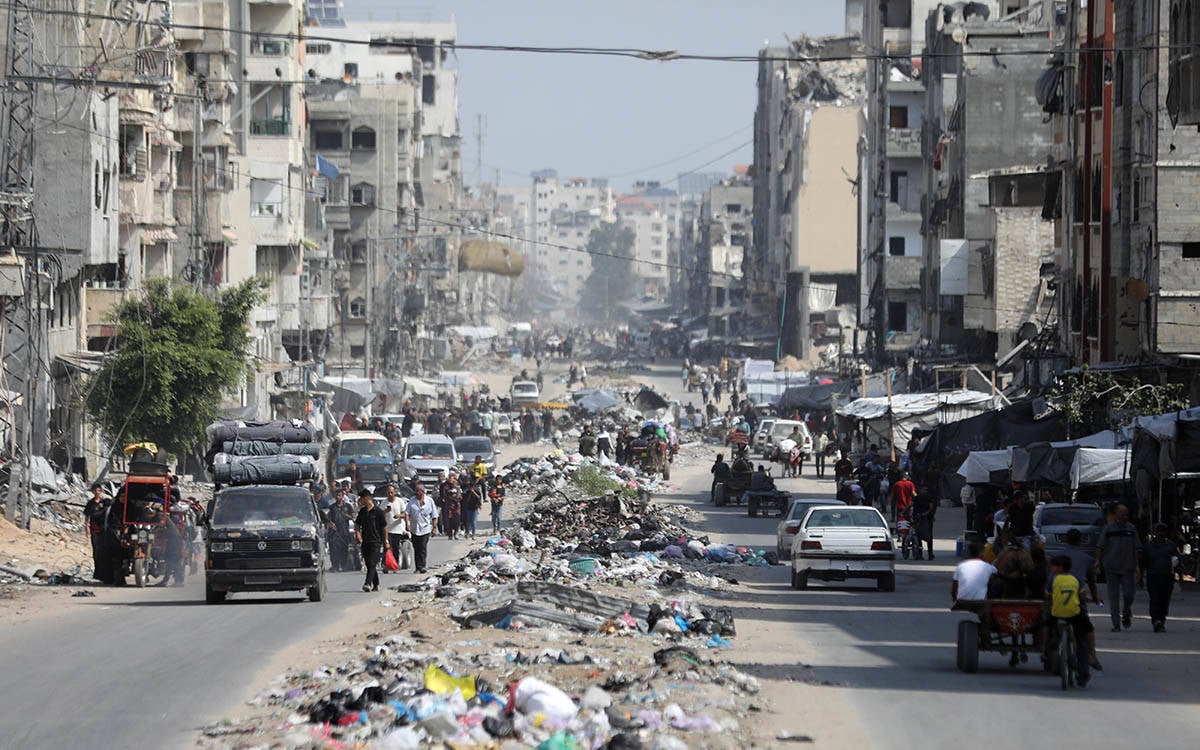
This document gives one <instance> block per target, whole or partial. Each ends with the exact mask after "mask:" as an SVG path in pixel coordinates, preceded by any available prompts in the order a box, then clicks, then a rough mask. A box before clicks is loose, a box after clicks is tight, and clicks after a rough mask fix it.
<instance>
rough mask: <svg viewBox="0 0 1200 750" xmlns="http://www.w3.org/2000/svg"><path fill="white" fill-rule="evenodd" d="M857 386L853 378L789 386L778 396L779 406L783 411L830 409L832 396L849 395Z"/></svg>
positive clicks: (831, 407)
mask: <svg viewBox="0 0 1200 750" xmlns="http://www.w3.org/2000/svg"><path fill="white" fill-rule="evenodd" d="M857 388H858V384H857V383H855V382H854V381H853V380H843V381H840V382H837V383H825V384H818V385H797V386H791V387H789V388H788V389H787V390H785V391H784V392H783V395H782V396H780V397H779V408H780V409H782V410H784V411H792V410H793V409H799V410H801V411H830V410H831V409H833V402H834V396H849V395H850V394H852V393H854V391H855V389H857Z"/></svg>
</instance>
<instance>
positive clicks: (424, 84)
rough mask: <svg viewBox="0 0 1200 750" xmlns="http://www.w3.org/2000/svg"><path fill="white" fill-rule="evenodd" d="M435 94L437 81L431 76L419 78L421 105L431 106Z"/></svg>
mask: <svg viewBox="0 0 1200 750" xmlns="http://www.w3.org/2000/svg"><path fill="white" fill-rule="evenodd" d="M436 92H437V79H436V78H434V77H433V76H432V75H424V76H421V103H422V104H433V103H434V100H435V98H436Z"/></svg>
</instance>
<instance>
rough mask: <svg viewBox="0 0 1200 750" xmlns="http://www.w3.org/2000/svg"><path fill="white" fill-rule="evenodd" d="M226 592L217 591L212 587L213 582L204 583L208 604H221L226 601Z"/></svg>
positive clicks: (205, 597) (205, 598)
mask: <svg viewBox="0 0 1200 750" xmlns="http://www.w3.org/2000/svg"><path fill="white" fill-rule="evenodd" d="M225 596H226V592H224V591H217V590H216V589H214V588H213V587H212V584H210V583H206V584H204V601H205V602H207V603H208V604H220V603H221V602H223V601H225Z"/></svg>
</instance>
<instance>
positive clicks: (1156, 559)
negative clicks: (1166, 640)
mask: <svg viewBox="0 0 1200 750" xmlns="http://www.w3.org/2000/svg"><path fill="white" fill-rule="evenodd" d="M1178 559H1179V544H1178V543H1177V542H1176V541H1175V540H1174V539H1171V538H1170V537H1169V536H1167V525H1166V524H1165V523H1157V524H1155V525H1154V535H1153V536H1152V537H1150V538H1149V539H1147V540H1146V543H1145V544H1144V545H1143V546H1142V570H1143V571H1145V574H1146V581H1145V583H1146V595H1147V596H1148V597H1149V598H1150V624H1151V625H1153V626H1154V632H1155V633H1161V632H1163V631H1164V630H1166V629H1167V612H1168V611H1169V610H1170V609H1171V593H1172V592H1173V591H1174V590H1175V564H1176V562H1177V561H1178Z"/></svg>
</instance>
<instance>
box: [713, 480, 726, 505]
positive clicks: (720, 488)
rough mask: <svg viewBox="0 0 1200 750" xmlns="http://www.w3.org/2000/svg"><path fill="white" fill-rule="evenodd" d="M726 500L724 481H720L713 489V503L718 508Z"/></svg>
mask: <svg viewBox="0 0 1200 750" xmlns="http://www.w3.org/2000/svg"><path fill="white" fill-rule="evenodd" d="M727 502H728V498H727V497H726V496H725V483H724V482H721V483H719V484H718V485H717V487H716V489H714V490H713V503H714V504H715V505H716V506H717V507H718V508H723V507H725V504H726V503H727Z"/></svg>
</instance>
